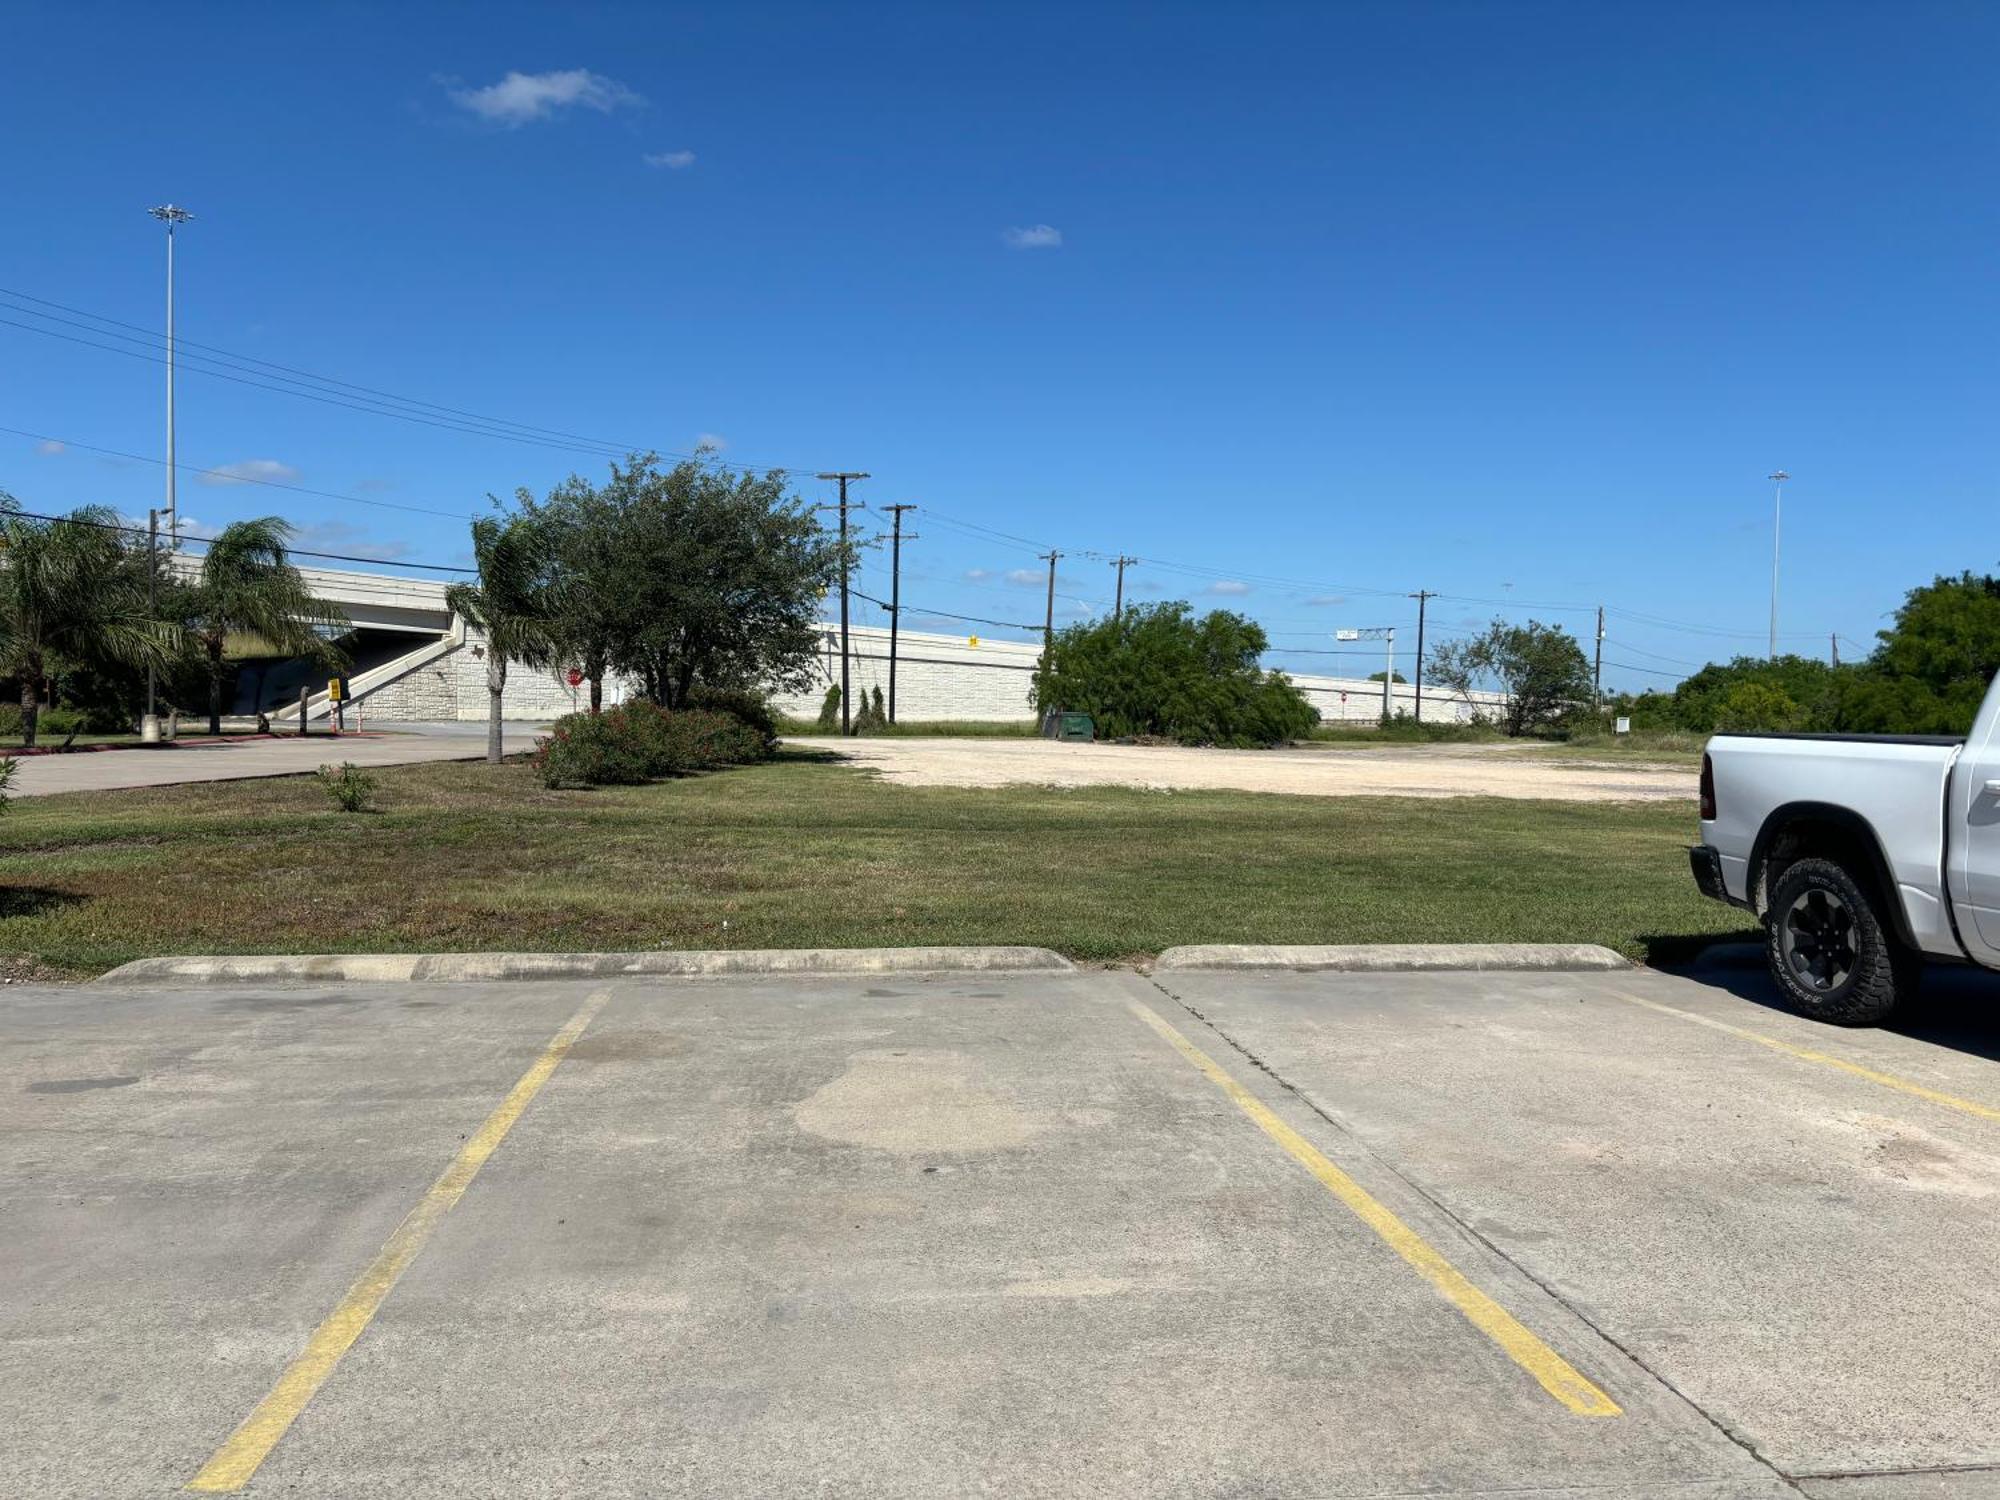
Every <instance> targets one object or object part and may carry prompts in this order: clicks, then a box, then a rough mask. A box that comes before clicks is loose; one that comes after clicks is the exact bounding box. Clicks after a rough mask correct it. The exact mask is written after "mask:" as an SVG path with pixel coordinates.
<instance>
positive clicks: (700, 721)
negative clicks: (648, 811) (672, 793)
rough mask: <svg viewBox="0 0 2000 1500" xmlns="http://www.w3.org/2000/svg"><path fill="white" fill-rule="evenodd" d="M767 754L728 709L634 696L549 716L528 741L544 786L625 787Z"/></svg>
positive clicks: (762, 743)
mask: <svg viewBox="0 0 2000 1500" xmlns="http://www.w3.org/2000/svg"><path fill="white" fill-rule="evenodd" d="M769 753H770V752H769V748H768V746H767V744H766V741H765V738H764V736H763V735H762V734H761V733H759V732H758V730H757V729H755V728H754V727H753V726H751V725H749V724H746V723H744V722H743V721H742V720H741V719H738V718H737V717H735V716H734V715H733V714H727V713H718V712H713V711H710V710H708V709H700V708H692V709H682V710H678V711H669V710H667V709H664V708H661V707H660V706H659V705H658V704H654V703H647V702H643V701H640V702H633V703H626V704H621V705H620V706H619V707H617V708H612V709H607V710H605V711H604V712H603V713H601V714H569V715H566V716H565V717H563V718H561V719H558V720H556V722H555V725H554V727H553V729H552V730H551V732H550V733H549V735H548V736H547V737H546V738H544V739H542V740H540V741H538V742H537V743H536V746H535V754H534V759H533V764H534V767H535V769H536V770H537V771H539V772H540V773H541V777H542V781H543V784H544V785H547V786H552V787H556V786H629V785H632V784H634V783H637V782H641V781H651V780H654V779H655V778H658V777H663V776H678V775H680V774H682V773H683V772H686V771H706V770H713V769H716V768H719V767H722V766H738V765H745V764H747V763H749V762H751V761H756V760H762V759H764V758H765V756H766V755H768V754H769Z"/></svg>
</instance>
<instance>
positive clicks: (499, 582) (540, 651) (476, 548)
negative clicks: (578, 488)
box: [444, 516, 561, 765]
mask: <svg viewBox="0 0 2000 1500" xmlns="http://www.w3.org/2000/svg"><path fill="white" fill-rule="evenodd" d="M472 560H473V563H474V564H475V565H476V566H477V568H478V570H479V581H478V582H477V583H454V584H452V585H451V586H450V587H449V588H447V589H446V590H445V595H444V597H445V603H446V604H448V605H449V606H450V607H451V609H452V612H453V613H454V614H456V615H458V616H459V618H461V619H463V620H464V621H466V623H467V624H470V625H476V626H478V627H479V628H480V629H481V630H482V631H484V632H485V635H486V758H487V760H489V761H491V762H492V763H493V764H494V765H498V764H499V763H500V713H501V705H500V698H501V695H502V694H503V693H504V692H506V690H507V663H508V662H509V661H518V662H520V663H521V664H522V665H524V666H530V667H548V666H554V665H555V663H556V658H557V657H558V656H559V655H560V654H561V648H560V645H559V642H558V639H557V624H556V621H557V608H556V606H557V603H558V594H557V587H556V583H555V580H554V549H553V547H552V546H551V545H550V537H549V532H548V528H547V527H545V526H541V525H538V524H536V522H535V521H534V520H532V519H530V518H529V517H526V516H509V517H507V518H506V519H504V520H503V519H501V518H500V517H498V516H481V517H479V519H477V520H475V521H474V522H473V523H472ZM475 649H476V648H475Z"/></svg>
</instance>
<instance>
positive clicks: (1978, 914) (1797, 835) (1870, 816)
mask: <svg viewBox="0 0 2000 1500" xmlns="http://www.w3.org/2000/svg"><path fill="white" fill-rule="evenodd" d="M1688 853H1689V857H1690V861H1691V863H1692V864H1693V866H1694V878H1695V883H1696V884H1697V885H1699V886H1700V887H1701V890H1702V894H1704V895H1707V896H1713V897H1715V898H1716V899H1717V900H1718V901H1727V902H1729V903H1730V904H1732V905H1734V906H1740V907H1743V908H1744V909H1745V910H1747V911H1752V912H1755V913H1756V914H1757V915H1758V917H1759V918H1761V919H1762V920H1763V923H1764V931H1765V950H1766V953H1767V955H1768V957H1769V959H1770V964H1771V976H1772V978H1774V979H1775V980H1776V981H1777V983H1778V987H1779V988H1780V989H1781V990H1783V991H1784V994H1785V998H1786V999H1787V1000H1788V1001H1789V1002H1790V1003H1791V1005H1792V1007H1793V1009H1795V1010H1797V1011H1799V1012H1800V1013H1802V1014H1804V1015H1808V1016H1814V1017H1817V1018H1819V1019H1821V1020H1826V1021H1833V1022H1837V1023H1839V1024H1841V1025H1844V1026H1865V1025H1869V1024H1872V1023H1873V1022H1876V1021H1880V1020H1882V1019H1883V1018H1884V1017H1886V1016H1887V1015H1888V1014H1889V1013H1890V1011H1892V1010H1894V1009H1895V1007H1896V1005H1897V1002H1899V1001H1901V1000H1904V999H1906V998H1908V996H1909V995H1910V993H1911V992H1912V991H1913V990H1914V989H1915V987H1916V984H1917V980H1918V976H1919V975H1920V974H1921V972H1922V969H1923V965H1924V963H1925V961H1926V960H1935V961H1938V962H1946V963H1961V964H1963V963H1973V964H1980V965H1983V966H1985V967H1987V968H1993V969H2000V678H1995V680H1994V682H1993V685H1992V687H1991V688H1989V689H1988V690H1987V693H1986V701H1985V703H1984V704H1983V705H1981V707H1980V710H1979V716H1978V718H1977V719H1976V720H1974V722H1973V725H1972V733H1971V734H1970V735H1968V736H1966V738H1964V739H1962V740H1961V739H1951V738H1945V737H1932V736H1923V735H1866V734H1770V735H1764V734H1719V735H1717V736H1716V737H1715V738H1714V739H1712V740H1710V741H1709V742H1708V750H1707V753H1706V754H1705V755H1703V756H1702V759H1701V843H1700V844H1699V845H1697V846H1696V847H1695V848H1693V849H1691V850H1689V851H1688Z"/></svg>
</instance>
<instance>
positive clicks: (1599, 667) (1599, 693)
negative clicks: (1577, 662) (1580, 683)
mask: <svg viewBox="0 0 2000 1500" xmlns="http://www.w3.org/2000/svg"><path fill="white" fill-rule="evenodd" d="M1590 691H1591V695H1592V696H1593V697H1595V698H1596V699H1597V706H1598V707H1599V708H1602V707H1604V606H1603V605H1601V604H1600V605H1598V606H1597V659H1596V660H1595V661H1593V662H1592V663H1591V666H1590Z"/></svg>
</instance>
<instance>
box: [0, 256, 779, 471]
mask: <svg viewBox="0 0 2000 1500" xmlns="http://www.w3.org/2000/svg"><path fill="white" fill-rule="evenodd" d="M0 295H5V296H8V297H14V298H19V299H22V300H25V301H28V302H35V303H39V304H41V305H42V306H44V307H53V308H59V309H61V310H62V311H64V312H71V313H76V314H78V315H79V316H81V317H84V318H89V319H93V320H94V321H95V322H98V323H105V324H109V325H111V326H110V327H107V328H97V327H93V326H91V325H90V324H88V323H78V322H76V321H74V320H73V319H70V318H59V317H56V316H55V315H54V314H53V313H47V312H41V311H38V310H37V309H35V308H27V307H18V306H10V305H9V304H7V303H0V308H4V309H5V310H7V311H9V312H16V313H21V314H23V315H25V316H27V317H31V318H39V319H41V320H42V321H43V322H48V323H60V324H62V325H64V326H65V327H70V328H78V329H81V330H83V331H84V332H86V333H90V334H93V335H96V336H97V337H98V338H113V339H121V340H124V341H125V342H128V343H134V344H140V345H142V346H143V347H141V348H139V349H122V348H119V347H117V346H115V345H111V344H101V343H96V342H94V341H93V340H91V339H84V338H78V337H77V336H76V335H74V334H65V333H58V332H57V331H56V330H54V329H52V328H44V327H41V326H39V325H37V324H32V323H20V322H15V321H14V320H12V319H9V318H0V324H4V325H6V326H8V327H12V328H19V329H21V330H23V331H25V332H28V333H38V334H41V335H42V336H44V337H46V338H54V339H62V340H64V341H66V342H68V343H73V344H81V345H83V346H84V347H85V348H90V349H97V350H100V351H102V352H103V353H107V354H122V355H125V356H127V357H128V358H132V359H142V360H148V361H151V362H152V363H155V364H164V363H165V362H166V360H165V355H164V353H159V354H156V353H154V352H152V351H153V350H154V349H161V350H164V344H163V343H162V342H161V341H160V335H158V334H156V333H153V332H152V331H151V330H149V329H145V328H142V327H141V326H140V325H139V324H136V323H125V322H121V321H120V320H118V319H116V318H107V317H105V316H103V315H102V314H99V313H92V312H87V311H85V310H83V309H80V308H74V307H69V306H68V305H66V304H64V303H60V302H53V301H50V300H49V299H47V298H44V297H35V296H32V295H31V294H29V293H26V292H18V291H14V290H11V289H9V288H5V287H0ZM117 328H129V329H134V330H137V332H138V333H139V334H142V335H144V337H143V338H140V337H134V336H133V335H131V334H124V333H118V332H115V331H113V330H114V329H117ZM175 347H176V349H177V350H180V351H185V350H187V349H207V350H211V351H213V352H212V353H210V354H206V355H189V354H186V353H185V352H182V353H181V354H180V356H179V358H180V360H181V362H182V363H183V365H186V361H187V360H189V359H197V360H200V361H201V363H202V365H216V366H221V367H222V368H220V369H206V368H202V367H201V366H200V365H195V366H187V368H191V369H194V370H195V371H196V373H198V374H203V375H212V376H214V377H215V378H217V379H219V380H229V381H233V382H234V383H236V384H239V385H248V386H254V387H256V388H257V389H260V390H268V391H273V392H276V393H277V394H280V395H288V396H298V397H300V398H301V399H304V400H309V401H319V402H321V403H323V404H326V405H331V406H339V407H345V408H347V409H348V410H350V411H359V412H363V413H365V414H368V415H372V416H385V417H393V418H396V419H398V420H401V421H407V422H414V423H417V424H419V425H421V426H426V427H435V428H441V429H443V430H446V431H452V432H460V433H464V434H466V435H468V436H473V437H491V438H500V439H503V440H505V441H509V442H516V443H525V444H528V445H530V446H534V447H542V448H553V449H558V450H561V451H567V452H573V453H589V454H592V455H594V456H596V457H600V458H606V457H608V458H614V459H615V458H623V457H626V456H627V455H628V454H631V453H636V452H653V453H658V454H660V455H662V456H664V457H667V458H679V459H697V460H700V459H712V460H713V461H714V462H715V463H716V464H717V465H718V467H721V468H726V469H735V470H738V471H740V472H742V473H746V474H756V473H759V472H762V473H767V474H768V473H774V472H778V471H780V470H783V471H785V472H793V469H792V466H789V465H776V464H773V465H752V464H747V463H742V462H724V461H723V460H721V459H720V458H716V457H715V455H713V454H711V453H705V452H697V453H686V452H676V451H673V450H670V449H666V448H656V447H654V446H652V445H651V444H646V443H632V444H626V443H618V442H614V441H612V440H611V439H608V438H592V437H586V436H584V435H582V434H579V433H569V432H565V431H563V430H562V429H560V428H552V427H539V426H536V425H534V424H532V423H526V422H515V421H512V420H511V419H509V418H504V417H489V416H484V415H482V414H480V413H477V412H473V411H469V410H467V409H465V408H463V407H453V406H446V405H443V404H441V403H438V402H433V401H422V400H418V399H416V398H414V397H408V396H397V395H395V394H393V393H391V392H387V391H381V390H378V389H377V388H375V387H372V386H365V385H360V384H357V383H355V382H353V381H346V380H338V379H336V378H334V377H332V376H327V375H317V374H314V373H312V372H311V371H307V370H301V369H299V368H298V367H296V366H292V365H283V364H279V363H277V362H276V361H272V360H264V359H259V358H257V357H256V356H254V355H247V354H237V353H232V352H231V351H228V350H225V349H222V348H221V347H220V346H219V345H213V344H202V343H198V342H197V341H195V340H193V339H186V338H176V339H175ZM230 371H235V372H236V373H233V374H232V373H228V372H230ZM271 372H283V373H276V374H273V373H271ZM273 381H276V382H280V383H278V384H273V383H272V382H273ZM306 382H316V383H317V384H318V385H320V386H328V387H334V388H336V389H334V390H331V391H323V390H315V389H312V388H311V387H310V386H307V385H306ZM350 393H351V396H352V398H353V399H350ZM399 408H402V409H399ZM409 408H415V409H414V410H412V409H409ZM801 467H803V466H801Z"/></svg>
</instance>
